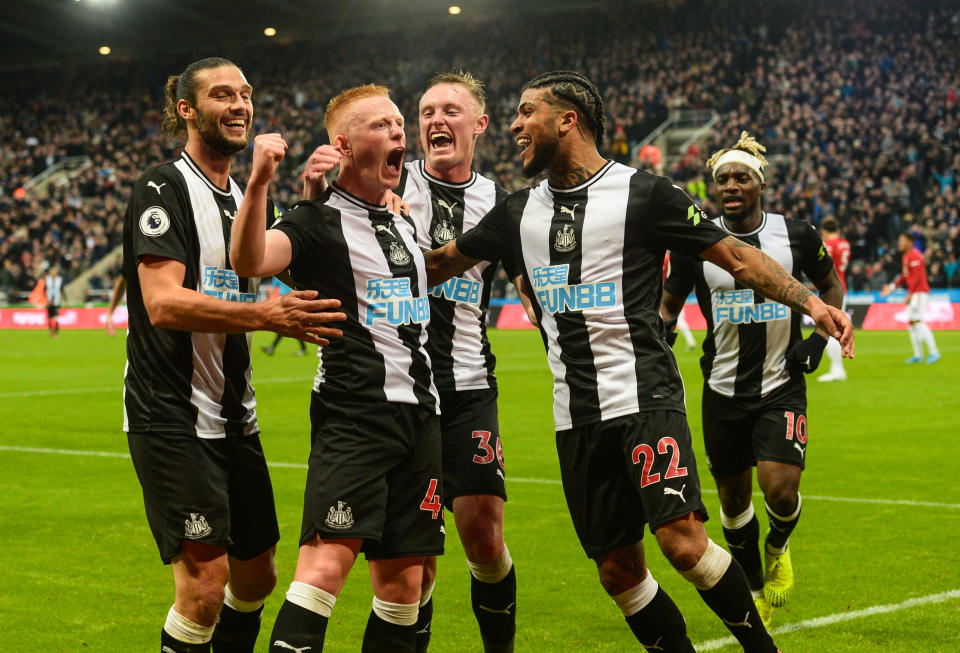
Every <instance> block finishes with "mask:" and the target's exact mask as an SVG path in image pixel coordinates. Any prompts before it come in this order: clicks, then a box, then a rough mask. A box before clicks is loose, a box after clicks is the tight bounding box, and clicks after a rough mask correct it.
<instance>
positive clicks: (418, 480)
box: [364, 407, 445, 560]
mask: <svg viewBox="0 0 960 653" xmlns="http://www.w3.org/2000/svg"><path fill="white" fill-rule="evenodd" d="M398 423H400V424H402V425H403V428H404V429H405V430H406V432H407V433H409V434H411V436H412V440H411V446H410V449H409V451H408V453H407V455H406V456H404V457H403V458H400V459H398V460H396V461H394V465H393V467H392V468H391V469H390V470H389V471H388V472H387V479H386V480H387V505H386V519H385V520H384V524H383V532H382V536H381V537H380V538H379V540H374V541H368V542H366V543H365V544H364V553H365V555H366V557H367V559H368V560H378V559H386V558H401V557H416V556H433V555H440V554H441V553H443V544H444V533H445V530H444V515H443V479H442V473H443V472H442V466H441V461H440V419H439V417H438V416H435V415H434V416H425V415H424V414H423V412H422V411H420V410H419V409H418V408H416V407H410V408H405V409H404V410H402V411H400V413H399V414H398Z"/></svg>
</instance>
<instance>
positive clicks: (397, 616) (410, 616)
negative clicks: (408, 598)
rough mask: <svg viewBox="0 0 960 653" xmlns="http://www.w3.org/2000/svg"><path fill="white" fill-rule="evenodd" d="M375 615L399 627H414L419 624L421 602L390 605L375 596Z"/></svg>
mask: <svg viewBox="0 0 960 653" xmlns="http://www.w3.org/2000/svg"><path fill="white" fill-rule="evenodd" d="M373 613H374V614H375V615H377V616H378V617H380V618H381V619H383V620H384V621H386V622H387V623H391V624H396V625H397V626H412V625H414V624H415V623H417V616H418V615H419V614H420V602H419V601H417V602H416V603H390V602H388V601H381V600H380V599H378V598H377V597H376V596H374V597H373Z"/></svg>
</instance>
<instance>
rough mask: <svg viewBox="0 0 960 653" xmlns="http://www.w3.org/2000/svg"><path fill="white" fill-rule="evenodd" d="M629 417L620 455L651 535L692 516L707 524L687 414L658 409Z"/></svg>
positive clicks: (624, 430)
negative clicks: (638, 498)
mask: <svg viewBox="0 0 960 653" xmlns="http://www.w3.org/2000/svg"><path fill="white" fill-rule="evenodd" d="M630 417H631V419H630V420H629V421H628V422H626V423H625V424H624V426H625V427H626V428H624V429H623V431H622V432H621V435H620V438H621V451H622V453H623V455H624V456H625V462H626V464H627V469H628V471H629V474H630V477H631V479H632V482H633V487H634V489H635V490H636V491H637V492H638V494H639V495H640V500H641V501H642V503H643V511H644V513H645V516H646V519H647V521H648V522H649V523H650V530H651V531H654V532H656V531H657V529H658V528H659V527H660V526H662V525H663V524H666V523H668V522H671V521H673V520H676V519H679V518H681V517H685V516H686V515H689V514H691V513H695V514H697V515H699V516H700V518H701V519H706V518H707V510H706V508H705V507H704V505H703V501H702V498H701V495H700V476H699V474H698V473H697V459H696V455H695V453H694V450H693V438H692V436H691V434H690V427H689V425H688V424H687V417H686V415H685V414H683V413H681V412H678V411H667V410H656V411H646V412H641V413H637V414H636V415H632V416H630Z"/></svg>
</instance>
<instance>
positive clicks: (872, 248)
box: [0, 0, 960, 300]
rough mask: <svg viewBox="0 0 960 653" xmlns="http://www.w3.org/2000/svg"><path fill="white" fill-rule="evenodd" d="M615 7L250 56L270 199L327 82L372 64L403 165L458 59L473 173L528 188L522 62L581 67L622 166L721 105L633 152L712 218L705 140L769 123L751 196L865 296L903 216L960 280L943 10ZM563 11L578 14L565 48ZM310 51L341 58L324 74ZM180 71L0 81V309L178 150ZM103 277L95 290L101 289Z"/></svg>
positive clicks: (118, 211)
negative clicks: (820, 249) (482, 106)
mask: <svg viewBox="0 0 960 653" xmlns="http://www.w3.org/2000/svg"><path fill="white" fill-rule="evenodd" d="M614 7H618V8H620V10H617V9H614ZM624 7H625V5H613V4H611V5H610V6H609V7H608V8H607V10H606V11H598V10H597V9H596V8H595V7H590V8H585V9H572V10H569V9H567V10H560V9H558V10H555V11H554V12H553V13H551V12H546V13H538V14H537V18H536V20H531V21H519V20H518V21H512V22H508V21H499V22H497V23H496V26H495V27H496V29H491V24H490V23H489V22H484V21H481V20H477V21H473V22H465V23H459V24H456V25H454V24H450V25H448V26H446V27H445V28H444V30H442V31H441V32H438V31H437V30H436V29H435V28H434V27H432V26H429V25H427V26H424V25H418V24H416V22H415V21H413V20H412V19H411V20H410V21H402V20H401V21H400V22H399V23H398V24H397V26H396V29H397V31H396V32H395V33H393V34H392V35H391V36H390V42H391V43H392V45H393V46H394V51H395V52H399V53H401V54H400V55H398V57H397V58H395V59H391V60H389V61H384V59H383V58H382V56H380V54H379V53H378V52H377V51H376V49H375V48H373V49H372V48H370V47H369V39H365V38H355V37H354V36H353V35H351V36H349V37H347V36H344V37H342V38H337V37H331V38H330V39H325V41H324V43H323V44H321V43H298V44H293V45H288V46H282V45H268V46H262V47H256V48H246V49H245V50H244V52H243V53H242V55H240V54H238V55H237V59H238V60H239V61H240V63H241V64H244V67H245V70H246V73H247V76H248V78H249V79H250V80H251V81H252V83H253V85H254V87H255V88H256V89H257V90H256V94H255V96H254V103H255V106H256V113H255V125H254V131H255V132H261V131H265V130H272V131H280V132H282V133H283V134H284V138H285V139H286V141H287V143H288V144H289V150H288V154H287V156H286V157H285V158H284V161H283V164H282V167H281V170H280V171H279V172H278V174H277V179H278V180H279V183H278V187H277V190H276V195H275V198H276V199H277V200H278V202H279V203H280V204H281V205H289V204H292V203H294V202H296V201H297V200H298V199H299V195H298V192H299V191H298V189H299V183H298V179H297V172H298V166H299V165H300V164H301V163H302V161H303V159H304V157H305V156H306V154H307V153H309V152H310V151H311V150H312V149H313V148H315V147H316V146H317V145H320V144H322V143H324V142H325V141H326V136H325V132H324V131H323V129H322V119H323V107H324V106H325V104H326V102H327V100H328V99H329V98H330V97H332V96H333V95H334V94H335V93H336V92H337V91H339V90H340V89H342V88H345V87H348V86H353V85H355V84H357V83H364V82H369V81H373V80H372V79H371V74H372V73H371V71H375V73H373V74H375V77H376V81H377V82H380V83H385V84H387V85H388V86H390V88H391V89H392V91H393V96H394V98H395V99H396V101H397V104H398V106H399V107H400V108H401V111H402V112H403V114H404V115H405V116H406V117H407V124H408V126H409V133H408V135H407V148H408V153H407V155H408V157H409V158H410V159H413V158H420V157H422V152H421V151H420V149H421V144H420V143H419V142H418V141H417V133H416V128H417V121H416V120H415V119H413V118H414V116H416V114H417V104H416V102H417V98H418V97H419V93H420V91H421V90H422V87H423V84H424V83H425V82H426V80H427V79H428V78H429V77H430V76H431V75H432V74H433V73H435V72H436V71H438V70H443V69H448V68H450V67H452V66H461V67H464V68H466V69H469V70H471V72H473V73H474V74H475V75H476V76H477V77H478V78H480V79H483V80H485V81H486V83H487V87H488V88H487V91H488V96H489V98H490V99H489V102H488V112H489V114H490V119H491V120H490V127H489V128H488V129H487V132H486V135H485V137H484V138H483V139H482V140H481V141H480V143H479V144H478V148H477V153H476V157H475V165H476V167H477V169H478V170H479V171H480V172H482V173H484V174H487V175H489V176H491V177H493V178H495V179H497V180H498V181H499V182H500V184H501V185H503V186H504V187H505V188H506V189H507V190H511V191H512V190H516V189H518V188H520V187H523V186H525V185H527V184H529V183H530V181H531V180H527V179H525V178H524V177H523V175H522V174H520V173H519V170H518V166H517V161H516V153H517V149H516V145H515V143H514V142H513V138H512V135H511V134H510V131H509V125H510V123H511V121H512V119H513V117H514V115H515V112H516V101H517V98H518V93H519V90H520V88H521V86H522V84H523V83H524V82H525V81H526V80H528V79H529V78H530V77H532V76H533V75H535V74H537V73H540V72H544V71H546V70H551V69H564V68H566V69H575V70H579V71H582V72H583V73H585V74H586V75H587V76H588V77H590V78H591V79H592V80H594V81H595V82H596V83H597V85H598V87H599V88H600V90H601V92H602V93H603V95H604V98H605V100H606V111H607V120H608V122H609V124H610V128H609V130H608V133H609V134H611V136H610V140H609V141H608V142H607V143H606V144H605V148H606V150H607V151H608V152H609V153H610V156H611V157H613V158H616V159H617V160H626V161H630V157H631V153H632V152H634V151H635V150H636V149H637V146H638V145H639V142H640V141H641V140H643V139H644V138H645V137H646V136H647V135H648V134H649V133H650V132H652V131H653V130H654V129H655V128H656V127H657V126H658V125H659V124H660V123H661V122H663V121H664V120H665V119H666V118H667V116H668V115H669V112H670V111H671V110H675V109H708V108H712V109H714V110H716V111H717V112H719V113H720V114H721V115H720V121H719V122H718V123H717V124H718V125H720V127H718V128H715V130H714V131H712V132H711V133H708V134H707V135H706V136H705V137H704V138H703V139H702V140H701V142H700V143H697V144H694V145H693V147H692V148H691V149H690V150H688V151H687V152H685V153H684V154H683V156H682V157H680V159H679V160H678V161H673V160H671V159H669V158H668V156H667V155H668V154H669V153H667V152H661V151H660V150H659V149H658V148H657V147H656V146H654V145H652V144H651V145H647V146H645V147H643V148H639V151H638V152H637V153H636V156H637V159H636V161H635V162H634V165H636V166H637V167H639V168H643V169H647V170H652V171H654V172H657V173H662V174H666V175H667V176H669V177H671V178H673V179H674V180H676V181H677V183H678V185H681V186H685V187H686V188H687V189H688V191H689V192H690V193H691V195H695V196H697V197H698V198H701V200H702V205H703V208H704V209H705V210H706V211H708V212H712V211H714V210H715V208H714V207H713V203H712V200H711V198H712V196H713V191H712V188H711V186H712V180H710V179H709V178H704V177H702V175H703V172H704V168H703V164H704V161H703V152H711V151H714V150H716V149H718V148H719V146H720V144H722V143H726V142H730V141H731V140H736V137H737V135H738V134H739V132H740V131H741V130H743V129H747V130H749V131H751V132H755V133H758V134H763V138H762V140H763V142H764V143H765V144H766V145H767V146H768V154H769V155H770V156H769V159H770V160H771V162H772V165H771V166H770V168H769V169H768V175H769V176H770V177H771V178H775V180H776V181H775V183H772V184H771V185H770V188H771V189H772V190H771V191H768V193H767V195H766V196H765V199H766V204H767V206H766V208H767V209H769V210H771V211H776V212H779V213H783V214H784V215H787V216H788V217H792V218H800V219H806V220H810V221H811V222H813V223H814V224H816V223H817V222H818V221H819V219H820V217H821V216H823V215H826V214H831V215H835V216H836V217H837V219H838V220H839V221H840V224H841V230H842V231H843V233H844V234H845V236H846V237H847V239H848V240H849V241H850V243H851V246H852V249H853V261H852V263H851V276H852V277H858V275H857V274H853V269H854V268H855V267H857V269H859V270H861V274H862V281H863V284H864V285H865V286H874V285H876V283H880V284H881V285H882V283H883V282H884V281H888V280H889V279H890V278H892V276H893V275H890V276H887V275H888V274H889V271H888V270H887V269H886V265H885V261H886V259H885V255H886V254H887V253H888V252H890V251H891V249H894V250H895V241H896V234H897V233H898V231H899V230H900V228H901V227H902V226H903V225H905V224H907V223H908V222H909V220H908V219H909V218H913V220H912V224H915V225H917V227H918V229H919V232H920V233H919V236H918V238H920V239H921V240H922V242H923V244H924V247H925V251H924V254H925V256H928V257H930V259H929V260H928V263H929V264H932V263H933V262H934V261H935V260H936V261H939V262H940V263H941V269H942V271H943V273H942V275H938V276H937V278H934V279H932V281H933V282H934V283H941V282H943V283H956V281H955V276H956V266H955V265H953V266H951V267H950V268H948V267H947V263H948V261H950V260H951V258H950V257H951V253H952V256H953V261H955V260H956V252H957V251H958V241H957V236H956V234H955V233H954V235H953V236H951V235H950V234H951V233H953V232H951V228H953V227H956V226H958V225H960V213H958V211H960V201H958V199H960V198H958V195H960V193H958V189H957V186H958V184H957V180H956V174H957V170H958V169H960V101H958V89H960V73H958V71H957V68H956V61H957V57H956V44H957V43H958V42H960V4H958V2H957V0H948V1H935V0H876V1H868V0H833V1H831V2H825V1H823V0H817V1H814V2H809V1H804V0H782V1H780V2H776V3H769V2H761V1H760V0H746V1H744V2H736V3H715V2H710V1H709V0H686V1H685V2H669V1H668V2H664V3H658V4H657V5H656V7H657V10H656V11H653V12H646V11H645V12H637V11H626V10H624V9H623V8H624ZM691 16H696V17H697V20H696V29H692V28H691V27H692V19H691ZM494 20H498V19H494ZM571 23H573V24H576V25H577V26H578V30H577V35H576V38H575V39H573V40H572V41H571V39H570V35H569V31H568V29H567V26H568V25H569V24H571ZM667 35H669V36H667ZM376 38H378V39H382V38H384V37H383V35H378V36H377V37H376ZM466 43H469V44H470V47H469V48H466V47H464V44H466ZM403 53H408V54H403ZM226 54H230V53H226ZM316 61H336V62H337V65H336V66H333V67H325V69H324V70H323V72H322V73H321V71H319V70H318V69H317V68H316V66H315V65H314V62H316ZM181 64H182V61H180V60H176V55H156V54H154V55H152V56H151V58H149V59H146V60H143V61H130V62H121V61H112V62H110V65H108V66H104V65H102V64H99V65H89V66H84V65H77V66H75V67H73V68H66V69H53V68H50V69H47V68H44V69H42V70H38V71H26V72H24V71H21V72H16V71H8V72H0V80H2V81H3V84H4V94H3V97H2V98H0V116H2V122H0V143H2V148H0V258H2V260H3V262H4V266H3V272H4V276H3V279H2V285H0V290H3V289H4V288H9V290H8V291H5V292H6V293H7V295H8V296H10V297H11V300H13V299H15V298H16V297H21V296H22V293H23V291H24V289H26V292H27V293H29V290H30V288H32V287H33V285H34V284H35V282H36V277H35V275H36V273H37V272H36V270H35V269H34V267H35V261H38V260H44V259H47V260H51V261H53V260H55V261H57V262H58V263H59V264H60V265H61V267H62V269H63V271H64V274H65V276H66V277H68V278H71V279H73V278H76V277H77V276H78V275H80V274H81V273H82V272H83V271H84V270H85V269H87V268H88V267H89V266H90V265H92V264H93V263H94V262H96V261H97V260H99V259H100V258H102V257H103V256H104V255H105V254H106V253H108V252H110V251H112V250H113V249H114V248H116V247H117V245H119V238H120V221H121V219H122V215H123V208H124V207H125V206H126V202H127V196H128V193H129V189H130V187H131V185H132V183H133V180H134V179H135V177H136V175H137V174H138V173H139V171H140V170H142V169H144V168H146V167H148V166H149V165H151V164H153V163H159V162H161V161H164V160H168V159H171V158H173V157H174V155H175V152H174V151H173V148H174V144H173V143H172V142H170V141H168V140H166V139H165V138H164V137H163V136H162V135H161V134H160V131H159V129H158V125H159V121H160V111H159V108H160V106H161V95H160V92H161V88H160V81H159V80H162V79H163V78H164V77H163V75H164V74H165V71H168V70H172V69H176V68H177V67H178V66H179V65H181ZM79 80H82V83H78V81H79ZM38 82H40V83H38ZM24 98H27V99H26V100H25V99H24ZM70 156H86V157H89V160H90V163H89V165H88V166H87V167H86V168H84V169H82V170H81V171H80V172H79V173H77V174H76V175H74V176H72V177H70V178H69V179H65V180H63V181H62V182H60V183H58V184H51V185H50V186H49V187H48V188H47V190H46V191H45V192H43V193H35V192H33V191H30V192H26V193H23V197H21V198H19V199H17V198H16V197H15V196H14V193H17V195H18V196H19V195H20V193H19V192H18V189H23V188H27V187H28V182H29V180H30V179H31V178H33V177H35V176H36V175H37V174H39V173H40V172H42V171H44V170H45V169H47V168H48V167H49V166H50V165H52V164H54V163H57V162H60V161H63V160H64V159H65V158H66V157H70ZM624 157H626V158H625V159H624ZM248 166H249V154H245V155H241V156H240V157H238V160H237V163H236V165H235V166H234V169H233V174H234V177H235V178H236V179H238V180H245V179H246V177H247V175H248V172H249V168H248ZM931 220H932V222H931ZM942 225H946V231H944V228H943V227H942ZM948 242H950V243H951V249H950V250H949V251H948V250H947V243H948ZM878 262H879V263H881V265H880V266H876V265H875V264H876V263H878ZM8 264H9V265H8ZM950 270H952V271H953V272H952V273H949V271H950ZM893 274H894V275H895V274H896V268H894V272H893ZM876 275H881V277H880V278H879V281H877V282H875V281H874V279H875V276H876ZM108 276H109V275H105V276H104V277H103V278H102V279H101V280H100V286H101V288H109V287H111V285H112V282H113V279H112V278H108ZM941 276H942V279H941ZM851 286H852V287H853V288H856V287H857V284H856V283H853V282H852V283H851Z"/></svg>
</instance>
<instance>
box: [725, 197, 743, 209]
mask: <svg viewBox="0 0 960 653" xmlns="http://www.w3.org/2000/svg"><path fill="white" fill-rule="evenodd" d="M741 206H743V199H741V198H739V197H727V198H724V200H723V208H725V209H739V208H740V207H741Z"/></svg>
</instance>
